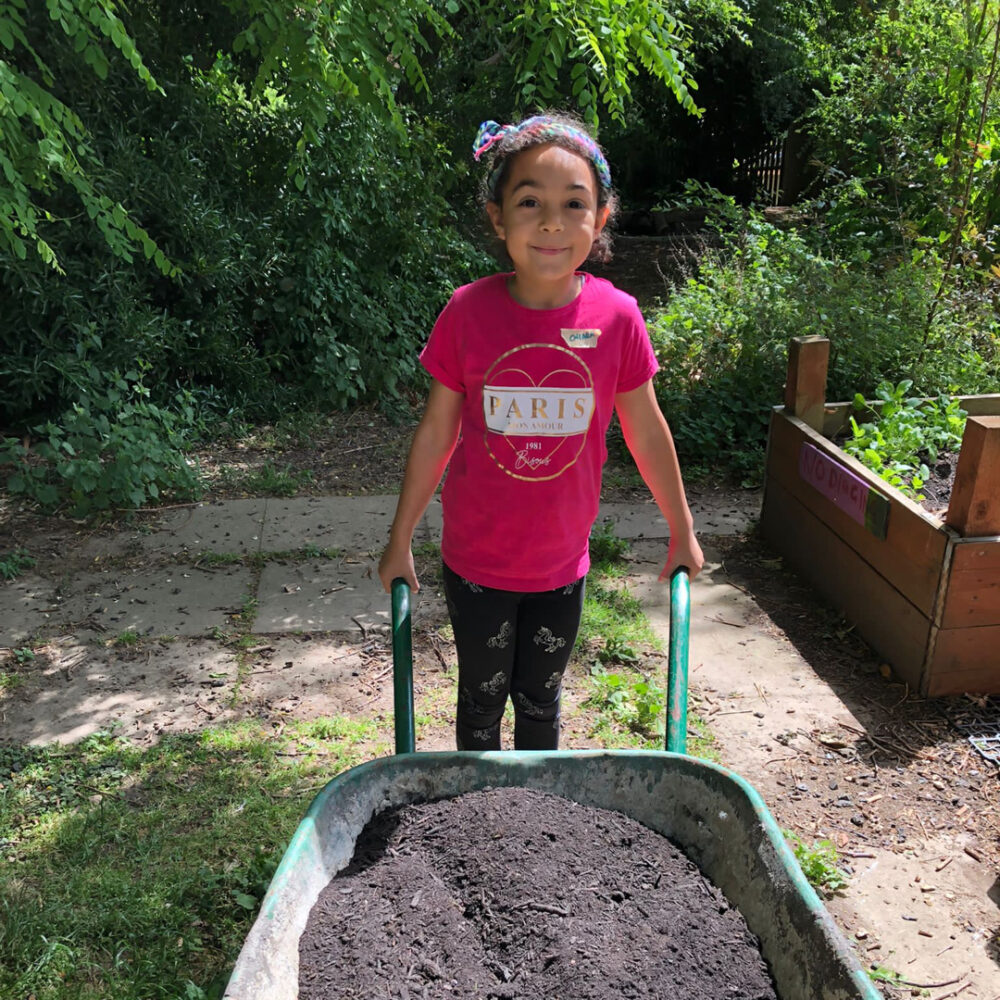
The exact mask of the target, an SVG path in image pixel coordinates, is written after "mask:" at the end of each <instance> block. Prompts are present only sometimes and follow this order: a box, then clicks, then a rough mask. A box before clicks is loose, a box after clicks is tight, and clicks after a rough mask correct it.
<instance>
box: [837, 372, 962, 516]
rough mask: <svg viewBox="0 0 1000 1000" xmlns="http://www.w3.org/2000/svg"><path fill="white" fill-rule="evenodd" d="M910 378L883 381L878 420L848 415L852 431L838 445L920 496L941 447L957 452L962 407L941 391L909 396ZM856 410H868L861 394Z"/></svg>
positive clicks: (904, 490) (894, 483) (909, 493)
mask: <svg viewBox="0 0 1000 1000" xmlns="http://www.w3.org/2000/svg"><path fill="white" fill-rule="evenodd" d="M912 387H913V382H912V380H910V379H904V380H903V381H902V382H899V383H897V384H896V385H893V384H892V383H891V382H883V383H882V384H881V385H880V386H879V387H878V388H877V389H876V391H875V395H876V399H877V402H876V404H875V407H874V411H875V415H876V419H874V420H869V421H865V422H863V423H859V422H858V420H857V418H856V417H855V416H854V415H853V414H852V415H851V417H850V425H851V436H850V437H849V438H848V439H847V440H845V441H844V442H843V443H842V445H841V447H842V448H843V450H844V451H845V452H847V454H849V455H853V456H854V457H855V458H857V459H858V461H860V462H861V463H862V464H863V465H864V466H866V467H867V468H869V469H871V470H872V471H873V472H875V473H876V474H877V475H879V476H881V477H882V478H883V479H884V480H885V481H886V482H887V483H889V484H890V485H892V486H895V487H896V488H897V489H898V490H900V491H901V492H902V493H904V494H906V495H907V496H910V497H912V498H913V499H915V500H917V501H920V500H923V499H924V495H923V494H922V493H921V492H920V490H921V488H922V487H923V485H924V483H925V482H926V481H927V478H928V476H929V475H930V471H929V469H928V467H927V466H928V463H930V464H933V463H935V462H936V461H937V459H938V455H939V454H940V452H941V451H958V449H959V448H960V447H961V445H962V433H963V431H964V429H965V419H966V416H967V414H966V412H965V410H963V409H962V408H961V404H960V403H959V401H958V400H957V399H953V398H951V397H949V396H947V395H941V396H939V397H937V398H936V399H922V398H920V397H917V396H910V395H908V393H909V392H910V390H911V389H912ZM854 409H855V411H857V412H866V413H870V412H871V407H870V406H869V404H868V403H867V402H866V401H865V399H864V398H863V397H862V396H861V395H860V393H859V394H857V395H856V396H855V397H854Z"/></svg>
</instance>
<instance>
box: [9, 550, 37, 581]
mask: <svg viewBox="0 0 1000 1000" xmlns="http://www.w3.org/2000/svg"><path fill="white" fill-rule="evenodd" d="M34 565H35V560H34V558H33V557H32V556H31V555H30V554H29V553H28V550H27V549H22V548H21V547H20V546H18V548H16V549H14V551H13V552H8V553H7V554H6V555H4V556H0V577H2V578H3V579H4V580H13V579H15V578H16V577H18V576H20V574H21V573H23V572H24V570H26V569H31V567H32V566H34Z"/></svg>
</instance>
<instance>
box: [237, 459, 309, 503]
mask: <svg viewBox="0 0 1000 1000" xmlns="http://www.w3.org/2000/svg"><path fill="white" fill-rule="evenodd" d="M219 478H220V480H221V482H222V484H223V486H225V487H227V488H228V489H233V490H240V491H242V492H244V493H247V494H250V495H252V496H271V497H293V496H295V494H296V493H298V492H299V490H300V489H301V488H302V487H303V486H305V485H307V484H309V483H311V482H312V481H313V474H312V472H311V471H310V470H308V469H293V468H292V467H291V466H290V465H287V466H285V467H284V468H282V469H279V468H278V467H277V466H276V465H274V463H273V462H265V463H264V464H263V465H262V466H261V467H260V468H259V469H240V468H236V467H234V466H226V467H225V468H223V469H221V470H220V474H219Z"/></svg>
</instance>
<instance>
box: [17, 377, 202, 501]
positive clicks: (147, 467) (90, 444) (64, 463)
mask: <svg viewBox="0 0 1000 1000" xmlns="http://www.w3.org/2000/svg"><path fill="white" fill-rule="evenodd" d="M88 374H89V376H90V382H89V383H88V385H87V387H86V390H85V391H83V392H81V394H80V397H79V399H78V400H76V401H75V402H73V404H72V405H71V407H70V408H69V409H68V410H67V411H66V412H65V413H63V414H62V416H61V417H60V418H59V419H58V421H47V422H46V423H44V424H41V425H39V426H38V427H36V428H35V429H34V430H35V433H36V434H38V435H39V436H40V440H38V441H36V442H34V443H31V441H30V439H28V440H27V442H25V441H20V440H18V439H16V438H6V439H4V441H3V442H2V446H0V463H2V464H9V465H11V466H13V472H12V473H11V474H10V476H9V477H8V480H7V489H8V491H9V492H10V494H11V495H12V496H22V497H26V498H28V499H30V500H33V501H35V502H37V503H38V504H39V506H40V507H41V508H42V509H44V510H54V509H56V508H58V507H61V506H64V505H65V506H67V507H68V508H69V510H70V511H71V512H72V513H73V514H74V515H76V516H81V517H82V516H85V515H88V514H91V513H94V512H96V511H108V510H111V509H114V508H136V507H141V506H143V505H144V504H146V503H148V502H150V501H152V502H156V501H158V500H160V498H161V497H162V496H164V495H165V494H169V495H172V496H176V497H180V498H184V499H188V498H191V497H194V496H197V495H198V494H199V492H200V489H201V487H200V481H199V475H198V472H197V470H196V468H195V467H194V466H193V465H192V464H191V463H190V462H189V461H188V459H187V457H186V454H185V451H186V448H187V438H188V435H189V433H190V431H191V429H192V426H193V423H194V417H195V414H194V409H193V407H192V406H191V404H190V401H189V400H188V398H187V397H186V396H185V394H184V393H178V394H177V395H176V397H175V399H174V403H175V406H176V410H175V411H172V410H169V409H165V408H163V407H160V406H157V405H156V404H154V403H152V402H150V400H149V389H148V388H147V387H146V386H145V384H144V383H143V378H142V375H141V374H139V373H137V372H135V371H129V372H126V373H125V374H121V373H119V372H113V373H111V374H110V375H108V376H105V375H103V374H102V373H101V372H99V371H98V370H97V369H96V368H94V367H93V366H90V368H89V369H88Z"/></svg>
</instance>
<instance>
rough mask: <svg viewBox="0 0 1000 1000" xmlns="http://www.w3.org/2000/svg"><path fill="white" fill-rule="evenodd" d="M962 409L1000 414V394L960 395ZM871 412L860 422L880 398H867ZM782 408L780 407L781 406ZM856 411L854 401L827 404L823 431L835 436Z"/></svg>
mask: <svg viewBox="0 0 1000 1000" xmlns="http://www.w3.org/2000/svg"><path fill="white" fill-rule="evenodd" d="M957 398H958V401H959V403H960V404H961V406H962V409H963V410H965V412H966V413H968V414H969V416H970V417H984V416H993V415H998V414H1000V394H997V393H989V394H987V395H983V396H958V397H957ZM865 402H866V405H867V406H868V407H869V410H870V411H871V412H868V413H862V414H860V415H859V416H858V420H859V422H863V421H865V420H871V419H873V417H874V415H875V414H876V413H877V412H878V409H877V408H878V407H879V406H881V405H882V404H881V403H880V402H879V401H878V400H866V401H865ZM779 409H780V407H779ZM852 413H854V403H847V402H836V403H830V402H828V403H827V404H826V411H825V414H824V418H823V433H824V434H825V435H826V436H827V437H835V436H836V435H837V434H839V433H840V432H841V431H842V430H844V429H846V428H847V427H848V425H849V421H848V418H849V417H850V416H851V414H852Z"/></svg>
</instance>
